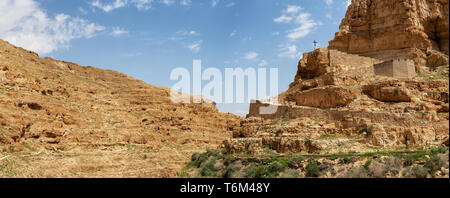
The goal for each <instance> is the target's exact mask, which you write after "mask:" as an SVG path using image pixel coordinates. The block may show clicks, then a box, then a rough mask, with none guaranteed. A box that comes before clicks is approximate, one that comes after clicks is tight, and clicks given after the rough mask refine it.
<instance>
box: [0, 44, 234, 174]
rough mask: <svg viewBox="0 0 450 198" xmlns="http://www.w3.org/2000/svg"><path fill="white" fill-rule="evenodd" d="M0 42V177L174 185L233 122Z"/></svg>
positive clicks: (154, 90)
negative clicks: (169, 180) (153, 180)
mask: <svg viewBox="0 0 450 198" xmlns="http://www.w3.org/2000/svg"><path fill="white" fill-rule="evenodd" d="M169 94H170V90H169V89H168V88H164V87H156V86H152V85H149V84H146V83H144V82H142V81H139V80H136V79H133V78H131V77H128V76H126V75H124V74H121V73H119V72H116V71H109V70H101V69H97V68H94V67H90V66H88V67H82V66H78V65H76V64H74V63H68V62H63V61H57V60H53V59H51V58H44V59H42V58H40V57H39V56H38V55H37V54H35V53H33V52H30V51H26V50H24V49H22V48H18V47H15V46H12V45H10V44H9V43H7V42H5V41H2V40H0V177H175V176H177V174H179V171H180V169H181V167H182V166H183V165H184V164H185V163H186V162H187V161H188V160H189V156H190V155H191V154H192V153H194V152H196V151H200V150H204V149H205V148H207V147H216V146H217V145H218V144H220V143H221V142H222V141H223V140H224V139H225V138H227V137H228V136H230V135H231V132H229V131H228V129H229V128H230V127H232V126H233V125H234V122H235V121H236V120H237V119H239V117H237V116H234V115H231V114H225V113H219V112H218V110H217V109H216V107H215V105H214V104H211V103H204V104H174V103H172V102H171V100H170V95H169Z"/></svg>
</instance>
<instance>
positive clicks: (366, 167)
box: [363, 160, 372, 170]
mask: <svg viewBox="0 0 450 198" xmlns="http://www.w3.org/2000/svg"><path fill="white" fill-rule="evenodd" d="M371 163H372V160H367V161H366V163H364V166H363V167H364V169H366V170H369V166H370V164H371Z"/></svg>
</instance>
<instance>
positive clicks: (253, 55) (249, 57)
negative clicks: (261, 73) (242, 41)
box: [244, 52, 259, 60]
mask: <svg viewBox="0 0 450 198" xmlns="http://www.w3.org/2000/svg"><path fill="white" fill-rule="evenodd" d="M258 56H259V54H258V53H256V52H247V53H246V54H245V56H244V58H245V59H247V60H254V59H256V58H258Z"/></svg>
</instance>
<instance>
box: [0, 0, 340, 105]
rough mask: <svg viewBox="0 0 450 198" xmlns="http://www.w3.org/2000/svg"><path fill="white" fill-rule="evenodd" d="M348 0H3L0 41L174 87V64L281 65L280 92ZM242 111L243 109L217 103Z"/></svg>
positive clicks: (323, 40) (334, 25)
mask: <svg viewBox="0 0 450 198" xmlns="http://www.w3.org/2000/svg"><path fill="white" fill-rule="evenodd" d="M347 6H348V1H347V0H315V1H312V0H77V1H73V0H2V1H1V2H0V38H2V39H5V40H8V41H9V42H11V43H13V44H16V45H19V46H21V47H24V48H27V49H30V50H34V51H37V52H38V53H39V54H40V55H41V56H49V57H53V58H56V59H60V60H65V61H71V62H75V63H78V64H80V65H92V66H95V67H99V68H103V69H113V70H117V71H120V72H123V73H125V74H127V75H130V76H132V77H135V78H137V79H140V80H143V81H145V82H148V83H150V84H152V85H160V86H167V87H171V86H172V85H173V84H174V83H176V82H174V81H171V80H170V78H169V75H170V72H171V70H172V69H174V68H176V67H185V68H188V69H189V68H191V67H192V61H193V59H201V60H202V63H203V64H202V66H203V68H206V67H216V68H225V67H232V68H233V67H242V68H246V67H258V65H259V66H264V67H267V68H270V67H276V68H279V88H278V89H279V91H280V92H282V91H284V90H286V89H287V88H288V86H289V83H291V82H292V81H293V79H294V76H295V73H296V70H297V62H298V60H299V58H300V56H301V54H303V53H304V52H308V51H311V50H312V49H313V45H312V41H313V40H317V41H318V42H319V45H320V47H326V46H327V44H328V41H329V40H331V39H332V38H333V36H334V34H335V32H337V31H338V30H339V23H340V20H341V19H342V18H343V17H344V15H345V11H346V8H347ZM218 107H219V109H220V110H221V111H228V112H233V113H238V114H245V113H246V112H247V110H248V109H247V108H248V107H247V105H218Z"/></svg>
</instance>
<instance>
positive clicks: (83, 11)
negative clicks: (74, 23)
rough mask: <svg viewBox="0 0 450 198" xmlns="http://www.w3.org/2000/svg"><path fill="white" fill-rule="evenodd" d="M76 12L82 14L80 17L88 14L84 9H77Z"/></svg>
mask: <svg viewBox="0 0 450 198" xmlns="http://www.w3.org/2000/svg"><path fill="white" fill-rule="evenodd" d="M78 11H79V12H80V13H81V14H82V15H86V14H88V11H87V10H85V9H84V8H81V7H80V8H78Z"/></svg>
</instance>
